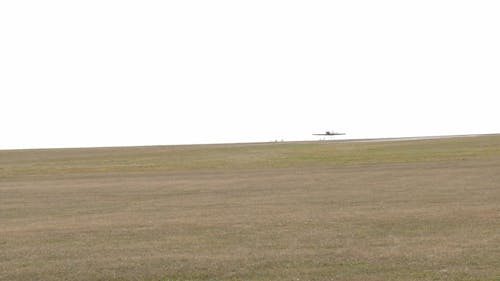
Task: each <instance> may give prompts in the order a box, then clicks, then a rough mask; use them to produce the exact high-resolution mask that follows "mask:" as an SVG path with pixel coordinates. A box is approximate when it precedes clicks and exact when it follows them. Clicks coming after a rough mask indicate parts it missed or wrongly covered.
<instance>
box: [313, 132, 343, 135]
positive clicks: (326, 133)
mask: <svg viewBox="0 0 500 281" xmlns="http://www.w3.org/2000/svg"><path fill="white" fill-rule="evenodd" d="M340 135H345V133H337V132H335V131H326V132H325V133H323V134H313V136H340Z"/></svg>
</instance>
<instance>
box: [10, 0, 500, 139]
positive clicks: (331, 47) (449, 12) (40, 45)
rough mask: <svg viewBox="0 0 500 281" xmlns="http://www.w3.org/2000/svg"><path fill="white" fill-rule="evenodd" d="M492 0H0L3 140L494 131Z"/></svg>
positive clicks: (496, 10) (496, 70) (497, 59)
mask: <svg viewBox="0 0 500 281" xmlns="http://www.w3.org/2000/svg"><path fill="white" fill-rule="evenodd" d="M499 15H500V2H498V1H441V0H433V1H396V0H394V1H387V0H382V1H275V0H266V1H232V0H231V1H229V0H228V1H218V0H215V1H109V0H99V1H93V0H90V1H53V0H48V1H22V0H20V1H1V2H0V125H1V131H0V149H18V148H50V147H90V146H129V145H163V144H191V143H225V142H260V141H263V142H265V141H274V140H286V141H291V140H314V139H317V137H314V136H312V134H313V133H321V132H324V131H326V130H335V131H339V132H344V133H347V135H346V136H341V137H339V138H340V139H342V138H377V137H404V136H426V135H450V134H486V133H500V129H499V127H500V126H499V121H500V110H498V104H499V103H498V97H499V94H500V52H499V51H498V50H500V17H499Z"/></svg>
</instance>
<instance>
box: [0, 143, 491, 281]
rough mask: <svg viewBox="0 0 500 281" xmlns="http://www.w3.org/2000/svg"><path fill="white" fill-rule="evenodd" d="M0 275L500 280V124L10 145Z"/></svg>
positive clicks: (2, 180) (3, 156) (0, 204)
mask: <svg viewBox="0 0 500 281" xmlns="http://www.w3.org/2000/svg"><path fill="white" fill-rule="evenodd" d="M0 280H368V281H369V280H496V281H498V280H500V136H498V135H486V136H476V137H460V138H446V139H432V140H409V141H384V142H376V141H372V142H341V141H333V142H296V143H263V144H231V145H196V146H156V147H135V148H92V149H49V150H12V151H0Z"/></svg>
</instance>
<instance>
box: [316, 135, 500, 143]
mask: <svg viewBox="0 0 500 281" xmlns="http://www.w3.org/2000/svg"><path fill="white" fill-rule="evenodd" d="M489 135H491V136H494V135H497V134H472V135H446V136H422V137H401V138H374V139H343V140H335V139H331V140H325V141H327V142H391V141H414V140H435V139H450V138H470V137H480V136H489ZM320 141H322V140H320Z"/></svg>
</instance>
